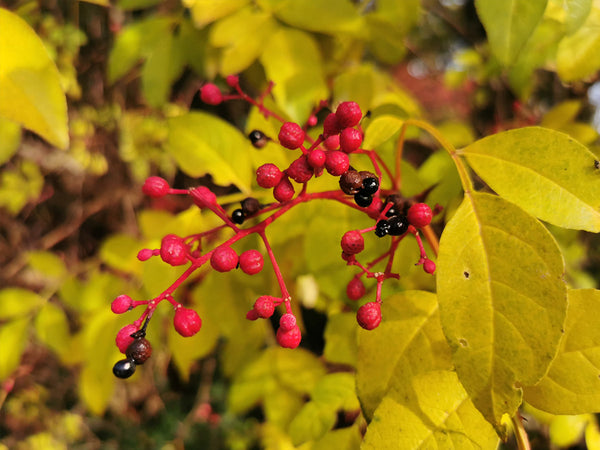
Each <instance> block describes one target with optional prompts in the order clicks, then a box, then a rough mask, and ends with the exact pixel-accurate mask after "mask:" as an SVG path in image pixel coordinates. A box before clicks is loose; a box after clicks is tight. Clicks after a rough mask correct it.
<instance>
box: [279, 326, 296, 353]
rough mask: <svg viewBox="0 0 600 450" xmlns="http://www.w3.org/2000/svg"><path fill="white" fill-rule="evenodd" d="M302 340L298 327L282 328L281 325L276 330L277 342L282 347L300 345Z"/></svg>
mask: <svg viewBox="0 0 600 450" xmlns="http://www.w3.org/2000/svg"><path fill="white" fill-rule="evenodd" d="M301 340H302V333H300V328H298V326H295V327H294V328H292V329H291V330H287V331H285V330H283V329H282V328H281V327H279V329H278V330H277V342H279V345H281V346H282V347H284V348H296V347H298V345H300V341H301Z"/></svg>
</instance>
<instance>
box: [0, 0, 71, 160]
mask: <svg viewBox="0 0 600 450" xmlns="http://www.w3.org/2000/svg"><path fill="white" fill-rule="evenodd" d="M0 30H2V34H1V35H0V92H2V95H1V96H0V117H5V118H7V119H10V120H14V121H15V122H18V123H20V124H21V125H23V126H24V127H25V128H28V129H30V130H31V131H34V132H35V133H37V134H39V135H40V136H41V137H43V138H44V139H46V140H47V141H48V142H49V143H50V144H52V145H54V146H56V147H59V148H62V149H65V148H67V147H68V145H69V129H68V118H67V99H66V97H65V93H64V90H63V88H62V86H61V82H60V75H59V73H58V69H57V68H56V66H55V65H54V62H53V61H52V59H51V58H50V55H49V54H48V52H47V50H46V48H45V47H44V43H43V42H42V40H41V39H40V38H39V37H38V36H37V35H36V34H35V32H34V31H33V30H32V29H31V28H30V27H29V25H28V24H27V23H26V22H25V21H24V20H23V19H21V18H20V17H19V16H17V15H16V14H13V13H11V12H10V11H7V10H6V9H2V8H0Z"/></svg>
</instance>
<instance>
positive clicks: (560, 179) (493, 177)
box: [459, 127, 600, 232]
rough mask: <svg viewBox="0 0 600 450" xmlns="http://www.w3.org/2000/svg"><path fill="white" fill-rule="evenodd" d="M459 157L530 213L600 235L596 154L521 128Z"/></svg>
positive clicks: (554, 135)
mask: <svg viewBox="0 0 600 450" xmlns="http://www.w3.org/2000/svg"><path fill="white" fill-rule="evenodd" d="M459 153H460V154H463V155H465V156H466V157H467V160H468V162H469V165H470V166H471V167H472V168H473V170H475V172H477V174H478V175H479V176H480V177H481V178H483V180H484V181H485V182H486V183H487V184H488V185H489V186H490V187H491V188H492V189H493V190H494V191H496V192H497V193H498V194H499V195H500V196H502V197H504V198H506V199H507V200H510V201H511V202H513V203H516V204H517V205H519V206H520V207H521V208H523V209H524V210H526V211H527V212H528V213H530V214H532V215H534V216H536V217H538V218H540V219H542V220H544V221H547V222H550V223H552V224H554V225H558V226H560V227H564V228H573V229H582V230H587V231H594V232H598V231H600V176H599V174H598V170H597V169H596V168H595V167H594V161H595V159H596V156H595V155H594V154H593V153H592V152H590V151H589V150H588V149H587V148H586V147H584V146H583V145H581V144H580V143H579V142H577V141H575V140H574V139H573V138H571V137H569V136H568V135H566V134H564V133H560V132H558V131H554V130H550V129H547V128H540V127H528V128H519V129H516V130H510V131H505V132H503V133H498V134H494V135H492V136H488V137H486V138H484V139H480V140H479V141H477V142H475V143H473V144H471V145H469V146H468V147H466V148H464V149H463V150H460V151H459Z"/></svg>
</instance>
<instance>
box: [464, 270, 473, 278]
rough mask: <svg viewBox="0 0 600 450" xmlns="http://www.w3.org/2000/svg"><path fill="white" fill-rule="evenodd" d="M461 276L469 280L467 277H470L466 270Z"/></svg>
mask: <svg viewBox="0 0 600 450" xmlns="http://www.w3.org/2000/svg"><path fill="white" fill-rule="evenodd" d="M463 275H464V276H465V278H469V276H471V274H470V273H469V272H467V271H466V270H465V271H464V272H463Z"/></svg>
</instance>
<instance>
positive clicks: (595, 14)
mask: <svg viewBox="0 0 600 450" xmlns="http://www.w3.org/2000/svg"><path fill="white" fill-rule="evenodd" d="M599 46H600V8H592V10H591V11H590V14H589V16H588V18H587V20H586V21H585V23H584V24H583V25H582V26H581V28H579V29H578V30H577V31H576V32H575V33H573V34H571V35H570V36H567V37H565V38H564V39H563V40H562V41H561V42H560V44H559V46H558V52H557V54H556V71H557V73H558V75H559V76H560V78H561V79H562V80H563V81H575V80H579V79H581V78H586V77H589V76H591V75H594V74H595V73H596V71H597V70H598V69H599V68H600V52H598V48H599Z"/></svg>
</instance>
